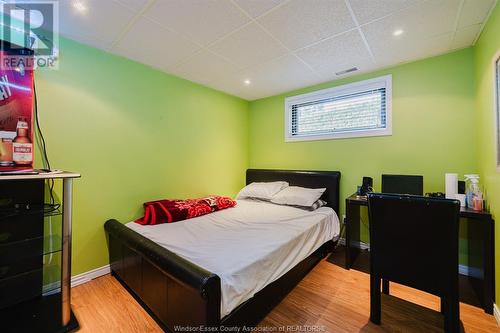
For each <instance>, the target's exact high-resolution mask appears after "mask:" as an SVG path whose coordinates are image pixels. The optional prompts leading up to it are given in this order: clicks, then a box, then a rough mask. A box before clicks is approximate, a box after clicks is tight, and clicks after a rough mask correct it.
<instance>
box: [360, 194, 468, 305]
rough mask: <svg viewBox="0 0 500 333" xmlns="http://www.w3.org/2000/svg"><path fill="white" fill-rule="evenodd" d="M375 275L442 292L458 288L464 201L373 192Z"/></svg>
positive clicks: (372, 263)
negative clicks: (461, 213) (462, 203)
mask: <svg viewBox="0 0 500 333" xmlns="http://www.w3.org/2000/svg"><path fill="white" fill-rule="evenodd" d="M368 207H369V218H370V266H371V267H370V268H371V274H376V276H378V277H380V278H382V279H388V280H390V281H393V282H396V283H401V284H404V285H407V286H409V287H412V288H416V289H420V290H423V291H426V292H429V293H431V294H434V295H437V296H442V295H443V294H446V293H448V292H449V290H450V287H451V288H455V286H457V288H458V224H459V214H460V202H459V201H457V200H447V199H437V198H427V197H421V196H411V195H398V194H381V193H371V194H369V196H368Z"/></svg>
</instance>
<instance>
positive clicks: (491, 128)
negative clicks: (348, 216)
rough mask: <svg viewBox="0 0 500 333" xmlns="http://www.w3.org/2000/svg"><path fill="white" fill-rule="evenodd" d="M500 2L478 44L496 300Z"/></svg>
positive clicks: (499, 274)
mask: <svg viewBox="0 0 500 333" xmlns="http://www.w3.org/2000/svg"><path fill="white" fill-rule="evenodd" d="M499 52H500V5H498V4H497V5H496V7H495V9H494V11H493V13H492V14H491V16H490V19H489V20H488V23H487V25H486V27H485V28H484V30H483V32H482V34H481V37H480V39H479V41H478V42H477V44H476V46H475V48H474V60H475V71H476V97H477V98H476V106H475V107H476V110H477V112H476V117H477V125H478V131H477V133H478V147H479V151H478V156H479V170H480V173H481V177H482V179H483V184H484V186H485V188H486V191H487V199H488V200H489V206H490V209H491V211H492V213H493V215H494V216H495V217H496V218H497V223H496V227H495V228H496V230H495V244H496V248H495V253H496V254H497V255H496V263H495V266H496V279H495V280H496V286H497V287H496V301H497V302H498V301H499V300H500V268H499V267H500V255H499V253H500V225H499V222H500V221H498V218H499V217H500V172H499V171H498V170H497V168H496V153H495V149H496V135H495V121H496V119H495V109H494V79H493V78H494V67H493V63H494V57H495V55H496V56H497V57H498V56H500V53H499Z"/></svg>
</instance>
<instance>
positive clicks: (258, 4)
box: [235, 0, 285, 18]
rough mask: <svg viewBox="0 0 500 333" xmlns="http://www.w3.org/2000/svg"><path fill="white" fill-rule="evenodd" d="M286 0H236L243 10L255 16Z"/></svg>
mask: <svg viewBox="0 0 500 333" xmlns="http://www.w3.org/2000/svg"><path fill="white" fill-rule="evenodd" d="M284 1H285V0H235V2H236V3H237V4H238V6H240V7H241V8H243V10H245V11H246V12H247V13H248V15H250V16H251V17H253V18H256V17H258V16H260V15H262V14H264V13H266V12H268V11H269V10H271V9H272V8H274V7H276V6H277V5H279V4H280V3H282V2H284Z"/></svg>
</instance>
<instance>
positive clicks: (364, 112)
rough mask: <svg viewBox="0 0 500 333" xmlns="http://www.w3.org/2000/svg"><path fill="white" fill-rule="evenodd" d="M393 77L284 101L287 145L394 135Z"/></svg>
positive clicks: (357, 83)
mask: <svg viewBox="0 0 500 333" xmlns="http://www.w3.org/2000/svg"><path fill="white" fill-rule="evenodd" d="M391 88H392V77H391V76H390V75H388V76H383V77H379V78H376V79H372V80H367V81H362V82H356V83H353V84H348V85H343V86H339V87H334V88H330V89H325V90H320V91H316V92H313V93H309V94H304V95H298V96H293V97H288V98H286V99H285V141H306V140H325V139H341V138H353V137H364V136H381V135H391V134H392V117H391V116H392V115H391V98H392V93H391Z"/></svg>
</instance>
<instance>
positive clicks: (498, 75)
mask: <svg viewBox="0 0 500 333" xmlns="http://www.w3.org/2000/svg"><path fill="white" fill-rule="evenodd" d="M495 90H496V94H495V100H496V103H495V105H496V110H495V113H496V118H497V119H496V120H497V121H496V125H497V126H496V134H497V170H499V171H500V56H499V57H498V58H497V60H496V61H495Z"/></svg>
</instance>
